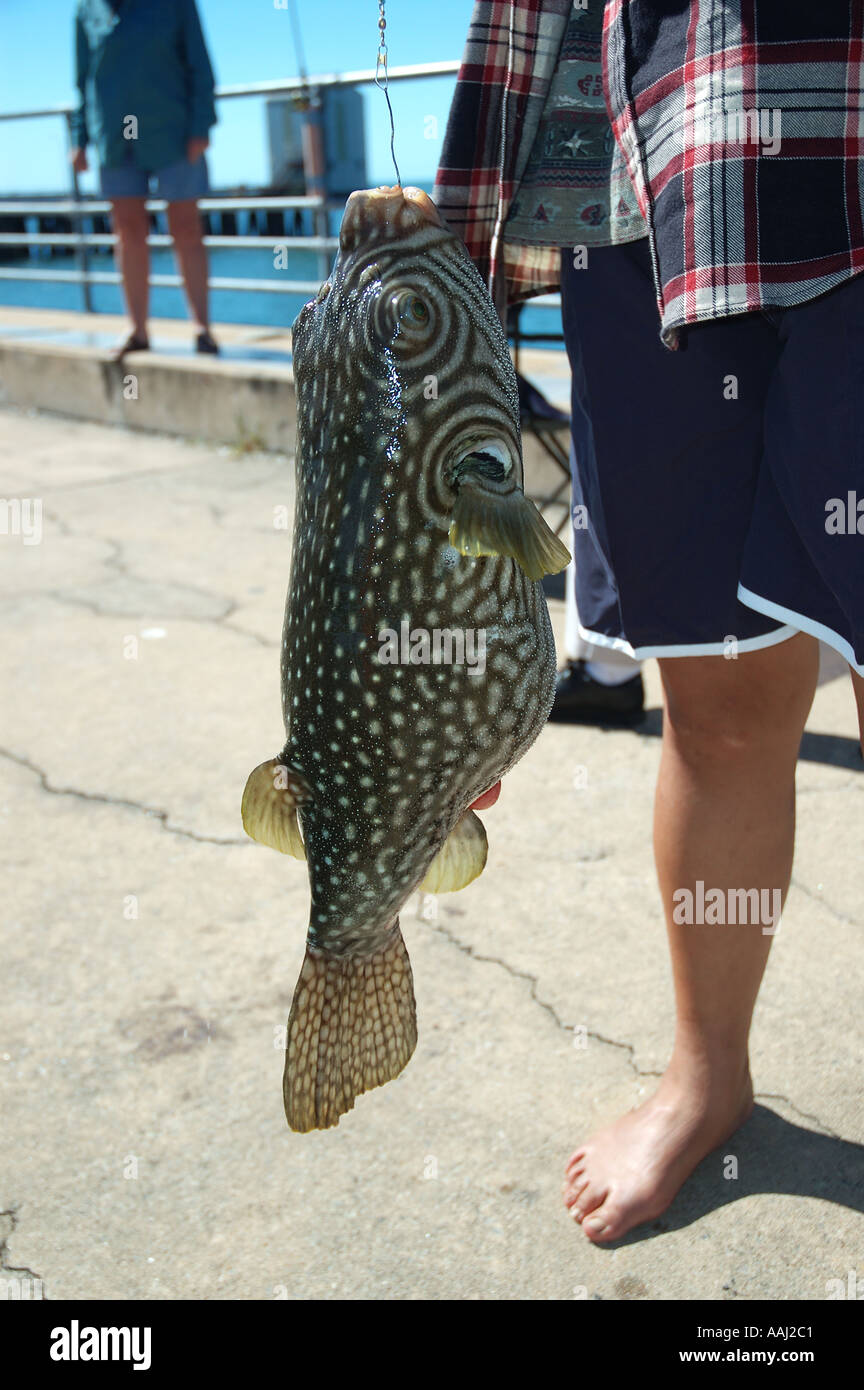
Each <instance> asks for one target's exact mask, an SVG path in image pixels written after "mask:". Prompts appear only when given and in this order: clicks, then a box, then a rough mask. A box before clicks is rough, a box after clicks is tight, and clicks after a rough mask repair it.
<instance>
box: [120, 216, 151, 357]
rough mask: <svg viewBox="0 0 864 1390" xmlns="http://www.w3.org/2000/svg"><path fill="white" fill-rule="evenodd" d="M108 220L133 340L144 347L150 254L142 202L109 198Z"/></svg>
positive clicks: (147, 226)
mask: <svg viewBox="0 0 864 1390" xmlns="http://www.w3.org/2000/svg"><path fill="white" fill-rule="evenodd" d="M111 220H112V223H113V226H114V232H115V235H116V237H117V247H116V252H115V254H116V257H117V261H118V264H119V268H120V274H121V276H122V279H123V295H124V298H125V300H126V312H127V313H128V315H129V317H130V319H131V320H132V333H133V336H134V338H135V339H136V340H137V341H138V342H139V343H141V344H145V343H146V342H147V315H148V308H149V300H150V289H149V278H150V252H149V249H148V246H147V232H148V228H149V224H148V220H147V208H146V205H145V200H144V199H143V198H112V200H111Z"/></svg>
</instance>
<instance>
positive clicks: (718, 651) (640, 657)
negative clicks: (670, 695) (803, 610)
mask: <svg viewBox="0 0 864 1390" xmlns="http://www.w3.org/2000/svg"><path fill="white" fill-rule="evenodd" d="M740 593H741V591H740V589H739V598H740ZM768 616H769V617H774V616H775V615H774V613H773V612H772V613H770V614H769V615H768ZM800 630H801V629H800V627H791V626H786V627H779V628H776V629H775V630H774V632H764V633H763V634H762V635H761V637H744V638H742V640H741V641H740V642H739V643H738V645H737V650H738V651H739V652H756V651H760V650H761V649H762V648H763V647H775V646H776V645H777V643H778V642H786V641H788V639H789V638H790V637H796V636H797V635H798V633H799V632H800ZM730 635H731V634H730ZM579 636H580V637H581V638H582V639H583V641H585V642H591V643H593V644H594V645H595V646H597V647H607V648H609V649H611V650H612V651H615V652H621V653H622V654H623V655H624V656H629V657H632V659H633V660H634V661H648V660H649V659H650V658H651V657H657V656H725V655H726V654H727V653H728V651H729V648H728V646H727V644H726V643H725V642H694V643H692V645H689V646H688V645H686V644H685V643H680V644H678V645H673V646H668V647H631V645H630V643H629V642H625V641H624V639H623V637H606V636H605V635H604V634H603V633H602V632H592V631H591V629H590V628H588V627H583V626H582V624H581V623H580V624H579ZM826 640H827V639H826ZM834 640H835V643H836V642H837V641H838V640H839V639H838V638H835V639H834ZM855 669H856V670H857V669H858V668H857V667H856V668H855ZM861 674H862V675H864V671H862V672H861Z"/></svg>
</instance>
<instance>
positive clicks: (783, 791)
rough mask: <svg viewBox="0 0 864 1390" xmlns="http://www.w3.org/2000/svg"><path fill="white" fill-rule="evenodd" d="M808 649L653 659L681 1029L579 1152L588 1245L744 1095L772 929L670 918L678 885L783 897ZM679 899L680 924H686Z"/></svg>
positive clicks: (667, 1180) (624, 1226)
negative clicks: (640, 1096) (634, 1100)
mask: <svg viewBox="0 0 864 1390" xmlns="http://www.w3.org/2000/svg"><path fill="white" fill-rule="evenodd" d="M818 664H819V660H818V646H817V643H816V641H815V639H814V638H812V637H809V636H806V635H804V634H799V635H797V636H795V637H791V638H789V639H788V640H786V641H784V642H780V643H778V644H777V645H775V646H771V647H766V648H763V649H761V650H758V651H755V652H745V653H742V654H740V655H739V657H738V658H737V660H735V661H726V660H724V658H723V657H720V656H709V657H683V658H681V657H675V658H665V659H661V661H660V669H661V674H662V677H663V684H664V688H665V693H666V713H665V719H664V733H663V751H662V758H661V764H660V775H659V780H658V784H657V796H656V802H655V821H654V848H655V859H656V863H657V873H658V878H659V882H660V890H661V895H662V898H663V904H664V909H665V912H666V921H667V932H668V937H669V949H670V954H671V958H672V972H673V978H674V985H675V1002H676V1030H675V1042H674V1047H673V1051H672V1057H671V1060H670V1062H669V1066H668V1068H667V1070H666V1072H665V1073H664V1075H663V1078H662V1080H661V1082H660V1085H659V1087H658V1089H657V1092H656V1093H655V1095H654V1096H653V1097H652V1098H651V1099H650V1100H648V1101H646V1102H645V1103H644V1104H643V1105H641V1106H639V1108H638V1109H636V1110H633V1111H630V1112H629V1113H628V1114H626V1115H624V1116H623V1117H622V1118H621V1119H620V1120H618V1121H617V1122H616V1123H615V1124H612V1125H610V1126H609V1127H608V1128H607V1129H604V1130H602V1131H600V1132H599V1133H598V1134H597V1135H595V1136H594V1137H593V1138H592V1139H590V1140H589V1141H588V1143H586V1144H585V1145H583V1146H582V1147H580V1148H578V1149H577V1150H576V1151H575V1153H574V1154H573V1156H572V1158H571V1159H570V1162H569V1164H568V1167H567V1176H566V1182H565V1202H566V1204H567V1206H568V1207H569V1208H570V1210H571V1212H572V1214H573V1215H574V1217H575V1218H576V1219H577V1220H578V1221H580V1222H581V1223H582V1226H583V1230H584V1231H585V1233H586V1235H588V1236H589V1237H590V1238H591V1239H592V1240H601V1241H607V1240H615V1239H617V1238H618V1237H619V1236H621V1235H623V1234H624V1232H625V1231H627V1230H629V1229H630V1228H631V1227H632V1226H635V1225H638V1224H639V1223H640V1222H643V1221H647V1220H651V1219H652V1218H653V1217H655V1216H657V1215H659V1213H660V1212H661V1211H663V1210H664V1209H665V1207H666V1206H668V1204H669V1202H670V1201H671V1200H672V1198H673V1197H674V1195H675V1193H676V1192H677V1191H678V1189H679V1187H680V1186H681V1184H682V1183H683V1182H684V1181H685V1179H686V1178H687V1177H688V1176H689V1175H690V1173H691V1172H692V1171H693V1169H694V1168H695V1167H696V1165H697V1163H699V1162H700V1161H701V1159H702V1158H704V1157H705V1155H706V1154H707V1153H709V1152H710V1150H711V1149H713V1148H715V1147H716V1145H717V1144H720V1143H722V1142H723V1141H724V1140H725V1139H726V1138H727V1136H728V1135H729V1134H731V1133H732V1132H733V1130H735V1129H737V1127H738V1126H739V1125H740V1124H741V1123H742V1121H743V1120H744V1119H745V1118H746V1116H747V1115H748V1114H749V1112H750V1109H751V1107H752V1103H753V1089H752V1083H751V1080H750V1068H749V1058H748V1035H749V1030H750V1021H751V1017H752V1014H753V1007H754V1004H755V1002H756V996H757V993H758V990H759V985H760V982H761V979H762V974H763V971H764V969H765V963H766V961H767V958H768V952H769V950H770V947H771V941H772V938H773V931H772V928H771V925H770V923H769V924H768V930H767V931H766V930H764V928H765V926H766V923H765V922H764V921H763V920H761V914H760V920H759V921H757V922H755V923H753V922H752V921H751V922H749V923H748V924H747V925H742V924H738V925H725V926H721V925H710V924H709V925H700V924H697V923H695V922H694V923H690V924H685V923H681V924H679V922H676V920H675V915H674V914H675V912H676V906H678V905H679V904H680V903H681V901H682V899H681V897H680V896H679V897H678V899H677V900H676V899H675V897H674V895H675V894H676V893H677V892H678V891H679V890H681V889H688V890H689V891H690V892H691V893H696V892H697V891H698V890H696V884H697V882H699V881H700V880H701V882H702V883H703V885H704V890H705V892H707V891H708V890H709V889H713V888H719V889H720V890H721V891H722V892H723V893H724V895H725V897H726V900H727V901H729V898H728V890H730V889H733V890H735V889H737V890H739V891H740V890H741V889H751V888H757V889H759V890H765V892H767V898H765V897H764V895H763V894H762V893H761V892H760V904H761V903H762V902H763V901H766V902H768V903H771V904H773V903H774V901H775V897H774V892H775V890H779V894H780V895H781V897H782V900H784V901H785V895H786V891H787V889H788V886H789V878H790V874H791V871H792V853H793V845H794V835H795V764H796V760H797V756H798V748H799V744H800V741H801V734H802V732H803V729H804V724H805V721H806V719H807V715H808V713H809V710H810V706H811V703H812V700H813V695H814V692H815V689H816V680H817V675H818ZM680 915H681V914H680V907H679V917H680Z"/></svg>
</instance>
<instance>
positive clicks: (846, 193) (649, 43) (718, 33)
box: [604, 0, 864, 344]
mask: <svg viewBox="0 0 864 1390" xmlns="http://www.w3.org/2000/svg"><path fill="white" fill-rule="evenodd" d="M604 73H605V83H606V96H607V105H608V108H609V113H610V117H611V119H612V126H613V130H614V132H615V138H616V139H617V141H618V143H619V145H620V146H621V148H622V150H623V152H624V155H625V158H626V160H627V167H628V170H629V173H630V178H631V181H632V183H633V186H634V189H635V191H636V195H637V197H638V199H639V203H640V207H641V210H642V213H643V215H644V217H645V219H646V221H647V223H648V229H649V236H650V240H651V247H652V253H653V256H654V268H655V276H656V281H657V293H658V304H659V309H660V316H661V321H662V331H663V336H664V339H665V340H666V341H667V342H668V343H670V344H674V342H675V341H676V338H677V330H678V328H679V327H680V326H681V325H683V324H688V323H694V322H697V321H699V320H702V319H716V318H721V317H724V316H726V315H730V314H741V313H746V312H748V311H753V310H758V309H763V308H768V307H770V306H776V307H789V306H790V305H794V304H800V303H802V302H804V301H805V300H808V299H813V298H815V297H816V296H817V295H819V294H822V293H824V292H825V291H826V290H829V289H831V288H833V287H834V286H835V285H838V284H841V283H842V282H843V281H844V280H848V279H849V278H850V277H851V276H853V275H857V274H858V273H859V272H860V271H861V270H864V223H862V205H864V161H862V155H864V0H691V3H690V4H689V5H684V4H679V3H675V4H670V3H657V0H609V3H608V4H607V6H606V15H605V30H604Z"/></svg>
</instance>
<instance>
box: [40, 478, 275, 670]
mask: <svg viewBox="0 0 864 1390" xmlns="http://www.w3.org/2000/svg"><path fill="white" fill-rule="evenodd" d="M208 508H209V510H210V512H211V515H212V514H214V513H215V512H216V511H218V510H219V509H218V508H215V507H214V505H213V504H212V503H208ZM46 515H47V516H48V517H49V519H50V520H51V521H53V522H54V523H55V524H56V525H57V526H58V527H59V529H60V532H61V534H62V535H64V536H69V537H71V538H72V539H76V540H90V541H96V542H97V544H99V545H105V546H108V548H109V550H110V551H111V552H112V553H111V554H109V555H106V556H105V558H104V560H102V561H101V563H102V564H103V565H107V566H110V567H111V568H112V569H113V570H115V571H116V572H117V573H119V574H122V575H123V576H124V577H125V578H126V579H129V580H131V581H132V582H133V583H134V584H141V585H142V586H145V587H146V585H147V584H148V583H149V582H150V581H149V580H147V579H142V578H141V576H140V575H138V574H136V573H135V572H134V570H131V569H130V568H129V565H128V563H127V561H126V560H125V558H124V555H123V544H122V542H120V541H117V540H115V539H114V538H113V537H112V536H91V535H89V534H87V535H85V534H83V533H82V532H80V531H74V530H73V529H72V527H71V526H69V525H68V523H67V522H65V521H63V520H62V519H61V518H60V517H59V516H58V515H57V514H56V513H53V512H46ZM214 520H215V515H214ZM103 582H104V581H103ZM96 587H97V588H98V587H100V586H99V585H97V586H96ZM166 587H168V588H170V589H176V590H178V591H180V592H182V591H184V590H185V591H186V592H187V593H190V594H197V595H199V596H200V597H201V598H204V599H209V600H210V601H211V602H212V601H213V600H216V601H217V602H219V603H224V605H225V608H224V611H223V612H222V613H219V614H218V615H215V616H211V615H209V614H174V615H172V617H171V618H170V619H166V620H165V621H174V622H177V621H179V622H200V623H214V624H215V625H216V626H221V627H226V628H228V629H229V631H231V632H237V633H239V634H240V635H241V636H242V637H247V638H249V639H250V641H253V642H256V643H257V644H258V646H260V647H267V648H269V649H270V650H275V649H277V648H278V647H279V646H280V643H279V642H273V641H271V640H270V639H269V638H267V637H262V636H260V634H259V633H257V632H253V631H252V630H251V629H250V628H245V627H242V626H241V625H240V624H239V623H232V622H229V619H230V618H231V617H233V615H234V614H235V613H236V612H237V611H238V609H239V606H240V605H239V604H238V602H237V600H236V599H234V598H230V597H229V596H228V595H227V594H218V593H215V592H214V591H213V590H212V589H204V588H202V587H201V586H200V585H198V584H190V583H188V582H185V581H184V582H178V581H176V580H170V581H168V583H167V586H166ZM42 597H48V598H52V599H54V600H55V602H57V603H64V604H67V605H68V606H70V607H73V608H85V609H87V610H88V611H89V612H91V613H93V614H94V615H95V616H96V617H97V618H118V619H119V618H132V619H134V620H136V621H138V622H146V621H150V620H151V619H152V618H153V614H152V613H133V612H130V611H128V610H126V611H124V612H113V611H111V610H110V609H106V608H104V607H103V606H102V605H101V604H99V603H98V602H97V601H96V600H94V599H86V598H82V597H80V596H79V597H77V598H73V597H72V596H71V595H69V594H63V593H61V592H60V591H59V590H57V589H34V590H29V591H27V592H26V593H24V594H18V595H16V596H15V600H16V601H17V600H18V599H20V598H42Z"/></svg>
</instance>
